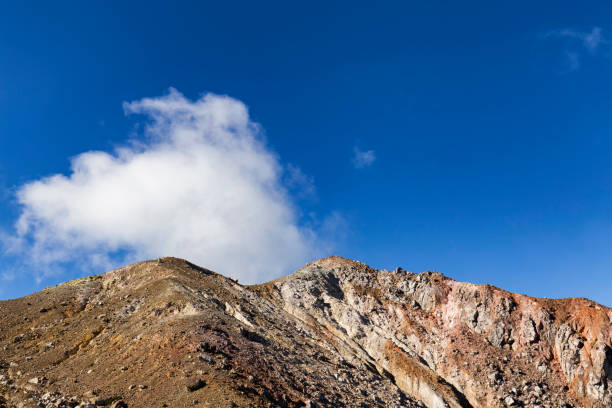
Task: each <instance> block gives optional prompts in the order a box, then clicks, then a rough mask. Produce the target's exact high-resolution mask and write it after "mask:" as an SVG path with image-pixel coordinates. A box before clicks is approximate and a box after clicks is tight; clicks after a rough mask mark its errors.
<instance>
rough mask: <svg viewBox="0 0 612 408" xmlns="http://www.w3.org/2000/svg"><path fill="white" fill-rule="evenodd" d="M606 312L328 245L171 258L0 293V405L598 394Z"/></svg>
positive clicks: (463, 403) (456, 402)
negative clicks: (263, 269) (219, 258)
mask: <svg viewBox="0 0 612 408" xmlns="http://www.w3.org/2000/svg"><path fill="white" fill-rule="evenodd" d="M611 320H612V311H611V310H610V309H608V308H606V307H603V306H601V305H598V304H596V303H594V302H591V301H589V300H586V299H566V300H546V299H536V298H530V297H527V296H523V295H517V294H511V293H508V292H505V291H503V290H500V289H497V288H494V287H492V286H487V285H473V284H469V283H461V282H456V281H453V280H452V279H449V278H447V277H445V276H443V275H441V274H438V273H429V272H427V273H422V274H413V273H408V272H406V271H403V270H402V269H399V268H398V269H397V270H395V271H384V270H375V269H372V268H369V267H368V266H366V265H364V264H361V263H359V262H354V261H349V260H346V259H343V258H339V257H331V258H325V259H322V260H319V261H316V262H313V263H311V264H309V265H307V266H306V267H304V268H303V269H301V270H300V271H298V272H296V273H294V274H292V275H289V276H287V277H284V278H281V279H278V280H276V281H272V282H269V283H267V284H263V285H257V286H251V287H245V286H242V285H239V284H238V283H237V282H235V281H233V280H231V279H228V278H225V277H223V276H221V275H218V274H216V273H214V272H211V271H209V270H206V269H203V268H200V267H197V266H195V265H193V264H191V263H189V262H187V261H184V260H181V259H176V258H162V259H159V260H155V261H148V262H142V263H138V264H134V265H130V266H128V267H125V268H121V269H118V270H115V271H111V272H109V273H106V274H104V275H99V276H93V277H89V278H83V279H80V280H77V281H72V282H67V283H65V284H62V285H58V286H56V287H51V288H47V289H45V290H43V291H41V292H38V293H36V294H33V295H31V296H27V297H24V298H20V299H15V300H10V301H4V302H0V408H2V407H74V406H82V407H85V406H89V407H96V406H114V407H126V406H129V407H163V406H166V407H186V406H209V407H243V406H244V407H249V406H253V407H259V406H264V407H265V406H280V407H311V408H312V407H423V406H427V407H506V406H517V407H518V406H528V407H548V408H552V407H569V406H573V407H592V408H601V407H611V406H612V396H611V386H612V348H611V337H612V329H611V324H610V322H611Z"/></svg>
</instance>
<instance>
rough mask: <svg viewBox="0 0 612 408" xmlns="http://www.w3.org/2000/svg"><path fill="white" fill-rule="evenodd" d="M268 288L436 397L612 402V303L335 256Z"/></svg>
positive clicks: (357, 351) (487, 402)
mask: <svg viewBox="0 0 612 408" xmlns="http://www.w3.org/2000/svg"><path fill="white" fill-rule="evenodd" d="M261 288H262V289H263V288H266V291H267V293H269V294H270V297H271V298H272V299H273V300H274V301H275V302H276V303H278V304H279V305H282V307H283V308H284V309H285V310H286V311H288V312H289V313H291V314H292V315H294V316H296V317H298V318H299V319H300V320H302V321H304V322H308V323H309V324H310V325H312V326H313V327H320V328H321V330H325V331H326V332H328V333H330V337H332V338H334V339H337V340H336V341H337V342H338V343H341V344H342V345H343V347H341V348H339V350H340V351H341V353H342V354H343V356H344V358H346V359H347V360H349V361H351V360H361V361H366V362H368V363H371V364H373V365H375V366H376V367H377V368H378V370H381V371H385V372H388V373H390V375H391V376H392V377H393V378H394V381H395V383H396V384H397V385H398V386H399V387H400V388H401V389H402V390H404V391H405V392H406V393H407V394H408V395H410V396H412V397H414V398H416V399H418V400H421V401H423V402H424V403H425V404H426V405H427V406H430V407H444V406H448V407H460V406H474V407H505V406H508V405H510V406H531V407H565V406H574V407H602V408H603V407H612V372H611V369H610V367H611V365H612V358H611V357H612V351H611V347H610V344H611V339H612V326H611V321H612V310H611V309H609V308H606V307H604V306H601V305H598V304H596V303H595V302H592V301H589V300H586V299H565V300H547V299H537V298H531V297H528V296H524V295H519V294H513V293H508V292H506V291H503V290H501V289H498V288H495V287H492V286H489V285H474V284H470V283H462V282H456V281H454V280H452V279H449V278H447V277H445V276H443V275H441V274H439V273H430V272H427V273H422V274H413V273H408V272H405V271H403V270H402V269H399V268H398V269H397V270H395V271H384V270H375V269H372V268H370V267H368V266H366V265H364V264H361V263H358V262H354V261H349V260H346V259H342V258H338V257H332V258H326V259H322V260H320V261H317V262H314V263H312V264H309V265H307V266H306V267H305V268H303V269H302V270H300V271H298V272H296V273H295V274H293V275H290V276H287V277H285V278H281V279H279V280H276V281H274V282H271V283H269V284H266V285H262V286H261Z"/></svg>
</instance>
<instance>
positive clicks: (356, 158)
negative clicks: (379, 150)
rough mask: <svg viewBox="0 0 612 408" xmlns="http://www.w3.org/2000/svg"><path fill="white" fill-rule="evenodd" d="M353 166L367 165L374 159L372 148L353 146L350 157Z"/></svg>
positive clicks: (372, 162)
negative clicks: (365, 148) (362, 148)
mask: <svg viewBox="0 0 612 408" xmlns="http://www.w3.org/2000/svg"><path fill="white" fill-rule="evenodd" d="M351 161H352V162H353V166H354V167H355V168H356V169H361V168H364V167H369V166H371V165H372V164H374V162H375V161H376V154H375V153H374V150H365V151H364V150H360V149H359V148H358V147H354V148H353V157H352V159H351Z"/></svg>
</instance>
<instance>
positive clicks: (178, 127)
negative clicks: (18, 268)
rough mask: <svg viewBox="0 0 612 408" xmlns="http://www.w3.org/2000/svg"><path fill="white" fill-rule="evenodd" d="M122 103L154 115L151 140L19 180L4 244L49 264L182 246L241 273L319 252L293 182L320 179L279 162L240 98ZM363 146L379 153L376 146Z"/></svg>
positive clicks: (186, 253) (306, 184)
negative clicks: (16, 211)
mask: <svg viewBox="0 0 612 408" xmlns="http://www.w3.org/2000/svg"><path fill="white" fill-rule="evenodd" d="M124 109H125V112H126V113H127V114H142V115H146V116H147V117H148V118H149V119H150V121H149V122H148V125H147V127H146V131H145V134H144V135H143V136H144V140H141V141H140V142H138V143H136V142H132V143H128V144H127V145H126V146H124V147H121V148H118V149H116V150H115V151H114V152H111V153H107V152H102V151H89V152H84V153H82V154H80V155H78V156H76V157H75V158H73V159H72V162H71V172H70V174H69V175H67V176H65V175H61V174H56V175H53V176H50V177H46V178H43V179H39V180H36V181H33V182H30V183H28V184H25V185H23V186H21V187H20V188H19V190H18V192H17V199H18V202H19V204H20V206H21V215H20V217H19V220H18V221H17V223H16V232H15V233H14V234H9V235H8V236H4V238H3V239H2V240H1V241H3V242H4V244H5V250H9V249H10V251H12V253H13V254H17V255H19V256H20V259H29V260H31V262H33V263H35V264H36V265H37V266H44V268H43V270H51V271H52V270H57V266H58V265H60V266H61V265H62V264H63V263H66V262H78V261H79V260H82V261H83V262H85V263H86V265H89V266H94V267H96V269H98V270H99V269H100V268H106V267H110V266H113V267H116V266H118V264H119V263H122V262H124V261H126V260H129V261H133V260H140V259H144V258H156V257H160V256H165V255H174V256H179V257H184V258H188V259H190V260H191V261H193V262H197V263H199V264H202V265H204V266H206V267H209V268H212V269H215V270H217V271H219V272H221V273H224V274H228V275H231V276H234V277H236V278H240V279H241V281H245V282H257V281H261V280H264V279H270V278H273V277H276V276H278V275H280V274H284V273H287V272H290V271H292V270H293V269H295V268H296V267H298V266H300V265H302V264H303V263H304V262H305V261H307V260H309V259H312V258H313V257H314V256H318V255H320V253H319V251H320V250H321V247H320V244H319V243H318V242H319V241H320V240H318V239H317V234H316V232H315V231H314V229H316V228H315V227H310V228H309V227H305V226H304V225H302V224H301V223H300V222H299V215H298V214H299V212H298V210H297V208H296V206H295V204H294V203H293V200H292V196H291V194H290V193H289V188H299V189H302V190H306V191H310V192H312V191H313V190H314V184H313V180H312V178H310V177H308V176H307V175H305V174H304V173H303V172H302V171H301V170H299V168H297V167H295V166H289V167H287V168H286V169H283V166H282V165H281V163H280V161H279V159H278V157H277V155H276V154H274V153H273V152H271V151H270V150H269V149H268V148H267V146H266V145H265V143H264V142H263V141H262V140H261V137H260V133H261V132H260V127H259V125H258V124H256V123H254V122H253V121H252V120H251V119H250V118H249V114H248V111H247V108H246V106H245V105H244V104H243V103H242V102H240V101H238V100H236V99H232V98H230V97H227V96H219V95H214V94H207V95H204V96H203V97H202V98H200V99H198V100H195V101H191V100H189V99H187V98H185V97H184V96H183V95H182V94H180V93H179V92H178V91H176V90H173V89H172V90H171V91H170V93H169V94H168V95H166V96H162V97H157V98H145V99H142V100H139V101H136V102H131V103H125V104H124ZM359 157H360V158H359V159H358V160H359V163H360V164H361V165H366V164H371V162H372V161H373V153H367V152H366V153H365V154H364V155H359ZM284 174H288V177H289V178H288V180H285V179H284ZM287 183H289V184H287ZM118 254H121V258H120V259H119V258H118V257H119V255H118ZM54 267H55V269H54ZM45 268H46V269H45ZM60 270H61V267H60ZM3 278H6V277H3Z"/></svg>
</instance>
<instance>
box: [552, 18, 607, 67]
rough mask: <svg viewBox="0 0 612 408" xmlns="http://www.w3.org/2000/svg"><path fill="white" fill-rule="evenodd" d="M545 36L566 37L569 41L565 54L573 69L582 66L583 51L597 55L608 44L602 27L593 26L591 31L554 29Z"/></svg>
mask: <svg viewBox="0 0 612 408" xmlns="http://www.w3.org/2000/svg"><path fill="white" fill-rule="evenodd" d="M544 37H545V38H551V37H554V38H564V39H566V40H567V41H568V43H567V44H566V47H567V48H566V50H565V56H566V62H567V64H568V67H569V69H570V70H571V71H574V70H577V69H578V68H580V65H581V57H582V52H583V51H585V50H586V51H587V52H588V53H590V54H591V55H595V54H597V52H598V51H599V50H600V49H601V48H602V47H603V46H604V45H605V44H607V40H606V38H605V37H604V35H603V31H602V29H601V27H593V28H592V29H591V31H578V30H573V29H569V28H565V29H561V30H552V31H549V32H547V33H546V34H545V35H544Z"/></svg>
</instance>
